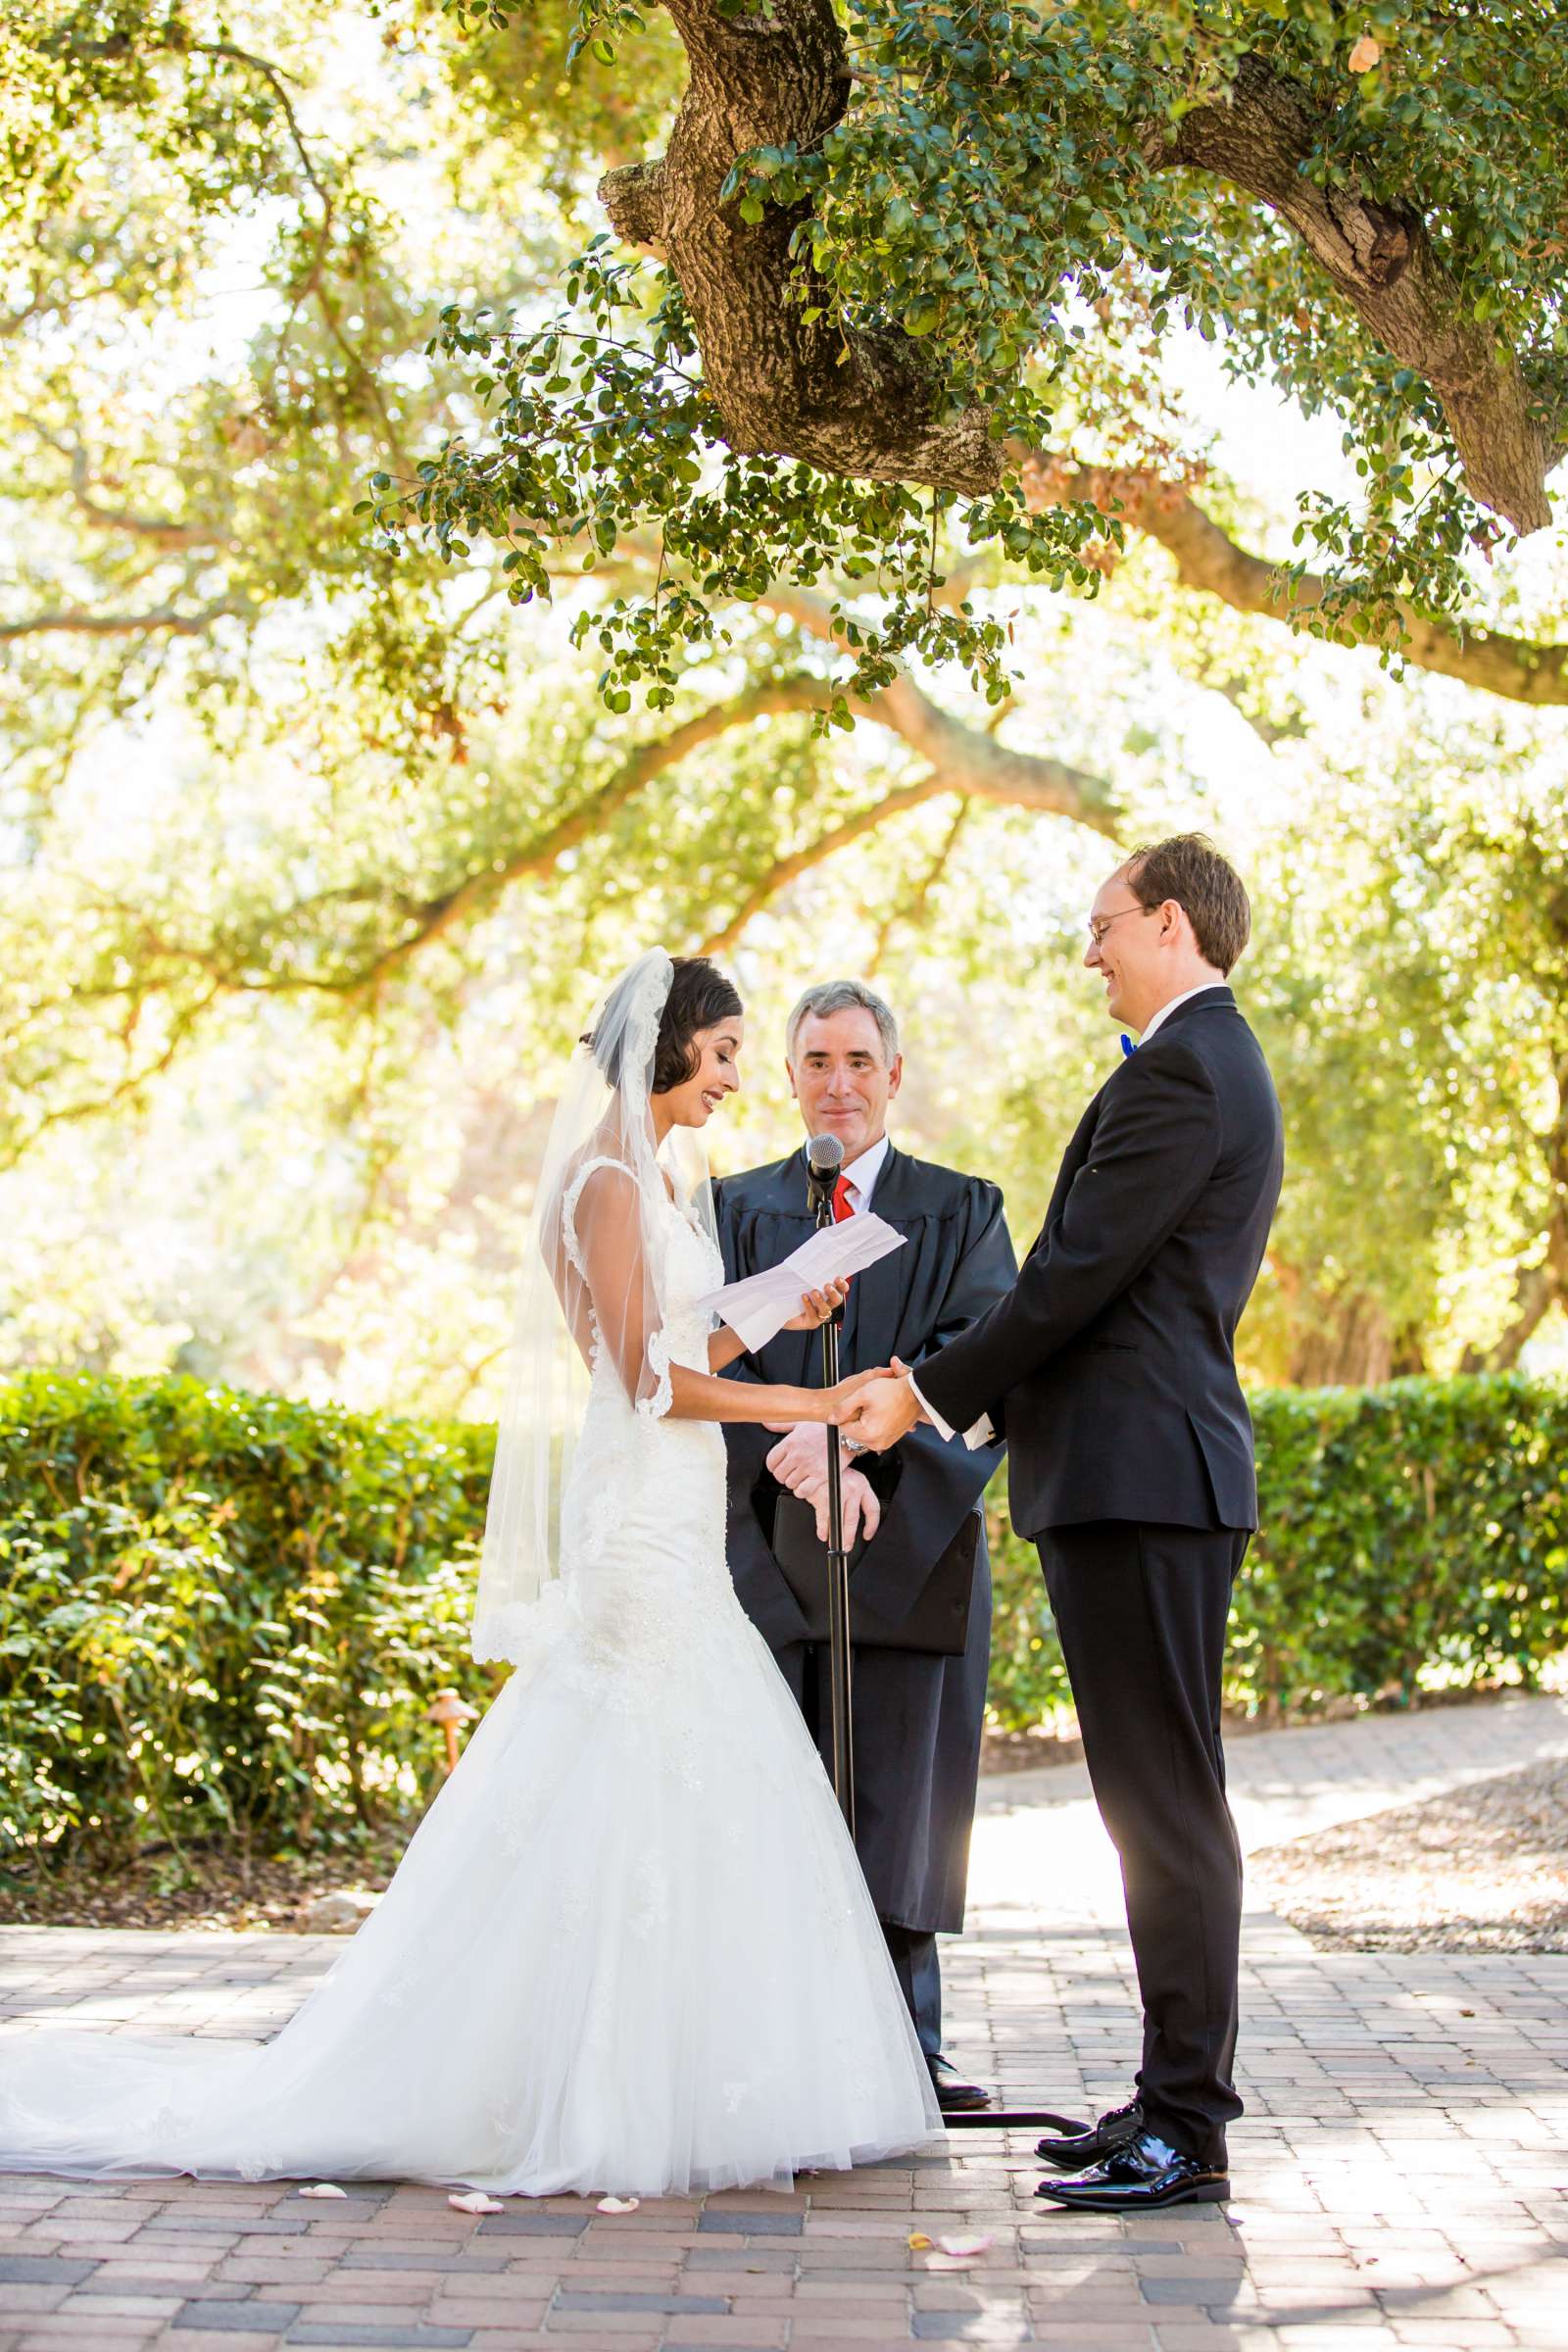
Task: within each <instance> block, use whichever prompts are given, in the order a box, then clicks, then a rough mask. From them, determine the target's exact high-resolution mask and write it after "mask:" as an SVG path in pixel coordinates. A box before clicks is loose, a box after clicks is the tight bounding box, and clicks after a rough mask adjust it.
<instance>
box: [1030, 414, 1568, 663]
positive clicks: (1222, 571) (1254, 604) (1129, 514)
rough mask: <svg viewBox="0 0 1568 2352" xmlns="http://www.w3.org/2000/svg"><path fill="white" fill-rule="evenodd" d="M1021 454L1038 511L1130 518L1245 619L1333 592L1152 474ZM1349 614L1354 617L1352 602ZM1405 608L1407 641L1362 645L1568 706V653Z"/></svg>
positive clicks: (1310, 603)
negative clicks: (1233, 532) (1246, 542)
mask: <svg viewBox="0 0 1568 2352" xmlns="http://www.w3.org/2000/svg"><path fill="white" fill-rule="evenodd" d="M1012 455H1013V456H1014V458H1015V460H1016V461H1017V462H1018V463H1019V465H1020V466H1021V470H1022V477H1023V485H1024V494H1025V496H1026V498H1027V499H1028V502H1029V504H1030V506H1031V507H1046V506H1074V505H1077V504H1078V503H1080V502H1082V501H1087V502H1089V503H1091V504H1093V505H1095V506H1097V507H1099V508H1100V509H1101V510H1102V512H1103V513H1104V514H1107V515H1121V517H1122V518H1123V520H1124V521H1125V522H1127V523H1128V524H1129V526H1130V527H1131V528H1132V529H1134V530H1137V531H1142V532H1143V533H1145V534H1146V536H1147V537H1149V538H1151V539H1155V540H1157V541H1158V542H1159V544H1160V546H1161V547H1163V548H1164V549H1165V550H1166V552H1167V553H1168V554H1169V555H1170V556H1171V557H1172V558H1173V559H1174V560H1175V564H1176V572H1177V576H1178V578H1179V579H1180V580H1181V582H1182V585H1183V586H1184V587H1187V588H1194V589H1197V590H1198V591H1200V593H1201V594H1203V595H1207V596H1214V597H1218V599H1219V600H1220V602H1221V603H1222V604H1227V605H1229V606H1231V607H1232V609H1233V610H1234V611H1235V612H1238V613H1257V614H1259V615H1260V616H1261V617H1262V618H1263V619H1265V620H1278V621H1284V622H1287V623H1289V622H1290V620H1291V619H1292V617H1293V615H1295V614H1299V613H1311V612H1314V611H1316V610H1317V608H1318V607H1319V606H1320V605H1321V604H1322V603H1323V602H1324V600H1325V598H1326V597H1328V595H1329V593H1330V586H1329V582H1328V581H1327V580H1325V579H1324V578H1323V577H1322V576H1321V575H1320V574H1319V573H1317V572H1305V573H1303V574H1302V575H1301V577H1300V578H1299V579H1296V580H1291V579H1289V578H1287V576H1286V568H1285V566H1284V565H1282V564H1271V563H1270V562H1269V561H1268V559H1267V558H1266V557H1264V556H1254V555H1251V554H1250V553H1249V552H1248V551H1247V550H1246V549H1245V548H1242V547H1238V546H1237V544H1236V542H1235V540H1234V539H1231V538H1229V537H1228V536H1227V534H1226V533H1225V532H1224V531H1223V530H1222V529H1221V528H1220V526H1219V524H1218V523H1217V522H1215V521H1214V520H1213V518H1212V516H1210V515H1207V514H1205V512H1204V510H1203V509H1202V508H1201V506H1200V505H1199V504H1198V501H1197V500H1196V499H1195V498H1194V497H1193V496H1192V495H1191V493H1190V492H1189V491H1187V490H1185V489H1184V488H1183V487H1182V486H1181V484H1180V483H1179V482H1169V481H1165V480H1164V479H1162V478H1161V476H1160V475H1158V474H1156V473H1155V472H1153V471H1152V469H1151V468H1148V467H1140V466H1075V465H1074V464H1073V463H1072V461H1071V460H1070V459H1068V458H1063V457H1057V456H1055V455H1054V454H1053V453H1052V452H1050V451H1047V450H1024V449H1020V448H1017V447H1016V446H1014V448H1013V450H1012ZM1340 610H1341V611H1344V610H1346V608H1345V607H1344V606H1343V603H1342V604H1341V605H1340ZM1348 610H1350V611H1353V610H1354V608H1353V606H1352V607H1350V608H1348ZM1395 610H1396V611H1397V613H1398V616H1399V621H1400V625H1401V629H1402V635H1401V634H1400V633H1399V632H1397V631H1392V630H1391V631H1390V632H1389V633H1388V634H1387V635H1386V637H1384V638H1378V637H1377V636H1373V637H1371V638H1368V639H1364V640H1361V641H1359V642H1363V643H1369V644H1373V645H1381V644H1385V643H1386V644H1387V645H1389V646H1390V647H1392V648H1394V649H1395V650H1397V652H1398V654H1399V655H1400V656H1401V658H1402V659H1403V660H1404V661H1406V662H1413V663H1414V664H1415V666H1416V667H1417V668H1418V669H1430V670H1433V671H1436V672H1437V673H1438V674H1439V675H1440V676H1442V677H1446V678H1457V679H1459V680H1460V682H1461V683H1462V684H1464V685H1466V686H1478V687H1480V688H1482V689H1483V690H1484V691H1485V692H1486V693H1488V694H1496V695H1501V696H1503V697H1504V698H1505V699H1506V700H1508V701H1509V702H1515V703H1530V704H1534V705H1535V706H1537V707H1538V708H1543V707H1547V706H1556V705H1559V704H1565V703H1568V646H1561V645H1538V644H1535V643H1533V642H1532V641H1531V640H1530V639H1529V638H1525V637H1510V636H1508V635H1506V634H1505V633H1504V632H1503V631H1502V630H1500V629H1488V628H1485V627H1481V626H1479V625H1478V626H1476V627H1473V628H1463V629H1458V628H1449V627H1446V626H1445V625H1444V623H1442V622H1441V621H1435V620H1431V619H1429V618H1428V617H1427V615H1426V614H1424V613H1418V612H1417V611H1416V610H1415V608H1414V606H1412V605H1408V604H1405V603H1403V602H1398V603H1397V604H1396V607H1395Z"/></svg>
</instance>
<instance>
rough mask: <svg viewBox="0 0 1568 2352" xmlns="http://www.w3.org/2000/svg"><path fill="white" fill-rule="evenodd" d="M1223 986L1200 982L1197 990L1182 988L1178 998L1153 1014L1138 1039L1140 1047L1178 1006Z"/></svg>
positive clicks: (1207, 981)
mask: <svg viewBox="0 0 1568 2352" xmlns="http://www.w3.org/2000/svg"><path fill="white" fill-rule="evenodd" d="M1224 986H1225V982H1224V981H1223V980H1203V981H1201V982H1200V984H1199V986H1198V987H1197V988H1184V989H1183V990H1182V993H1181V995H1180V996H1179V997H1172V998H1171V1000H1170V1003H1169V1004H1168V1005H1161V1006H1160V1008H1159V1010H1158V1011H1157V1012H1156V1013H1155V1014H1153V1016H1152V1019H1151V1020H1150V1023H1149V1026H1148V1028H1147V1029H1146V1030H1145V1031H1144V1033H1143V1035H1142V1037H1140V1039H1139V1040H1138V1043H1139V1044H1140V1045H1141V1046H1147V1045H1148V1043H1149V1041H1150V1039H1151V1038H1152V1036H1153V1034H1154V1031H1155V1030H1156V1029H1157V1028H1158V1027H1159V1024H1160V1022H1161V1021H1166V1020H1169V1018H1170V1016H1171V1014H1172V1013H1173V1012H1174V1011H1175V1009H1176V1007H1177V1005H1186V1004H1189V1003H1190V1002H1191V1001H1192V999H1193V998H1194V997H1201V996H1206V995H1207V993H1208V991H1209V990H1210V989H1211V988H1223V987H1224Z"/></svg>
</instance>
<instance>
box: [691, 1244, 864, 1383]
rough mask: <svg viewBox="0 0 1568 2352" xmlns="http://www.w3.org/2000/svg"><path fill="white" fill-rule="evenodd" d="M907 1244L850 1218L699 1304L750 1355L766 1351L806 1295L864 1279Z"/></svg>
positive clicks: (796, 1313)
mask: <svg viewBox="0 0 1568 2352" xmlns="http://www.w3.org/2000/svg"><path fill="white" fill-rule="evenodd" d="M904 1241H905V1237H904V1235H903V1234H902V1233H895V1232H894V1230H893V1228H892V1226H891V1225H889V1224H886V1223H885V1222H884V1221H883V1219H882V1218H881V1217H878V1216H873V1215H872V1214H870V1212H869V1211H867V1212H866V1214H864V1215H863V1216H858V1217H846V1218H845V1219H844V1221H843V1222H842V1224H838V1225H823V1226H819V1227H818V1229H817V1231H816V1232H815V1233H813V1234H812V1236H811V1238H810V1240H809V1242H803V1243H802V1244H801V1246H800V1248H799V1249H798V1250H791V1251H790V1254H789V1256H788V1257H781V1258H780V1259H779V1262H778V1264H777V1265H776V1266H764V1267H763V1268H762V1271H761V1273H760V1274H748V1276H747V1277H746V1280H745V1281H744V1282H731V1283H726V1284H725V1286H724V1288H723V1290H721V1291H712V1292H711V1293H710V1294H709V1296H708V1297H707V1298H706V1299H699V1300H698V1301H697V1303H698V1305H699V1306H700V1307H704V1308H708V1309H711V1311H712V1313H714V1314H716V1315H718V1316H719V1317H720V1318H721V1319H722V1320H723V1321H724V1322H726V1323H727V1324H728V1325H729V1327H730V1329H731V1331H732V1332H734V1334H735V1335H736V1337H737V1339H739V1340H741V1341H742V1342H744V1344H745V1346H746V1348H748V1349H749V1350H750V1349H755V1348H765V1347H766V1346H767V1343H768V1341H769V1340H771V1339H774V1338H776V1336H777V1335H778V1333H779V1332H781V1331H782V1330H783V1328H784V1326H785V1324H786V1323H787V1322H788V1321H789V1319H790V1317H791V1315H798V1314H799V1313H800V1311H801V1297H802V1294H803V1293H804V1292H806V1291H819V1290H821V1288H822V1286H823V1284H824V1283H829V1282H842V1281H843V1279H844V1277H845V1275H846V1274H860V1273H863V1272H864V1270H865V1268H866V1267H867V1266H874V1265H875V1264H876V1261H877V1259H878V1258H879V1257H886V1256H887V1254H888V1252H889V1250H902V1249H903V1248H904Z"/></svg>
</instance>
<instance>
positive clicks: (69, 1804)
mask: <svg viewBox="0 0 1568 2352" xmlns="http://www.w3.org/2000/svg"><path fill="white" fill-rule="evenodd" d="M1257 1424H1258V1441H1259V1455H1260V1464H1261V1473H1262V1486H1263V1496H1264V1502H1263V1508H1264V1515H1265V1522H1266V1524H1265V1530H1264V1533H1263V1535H1262V1537H1261V1538H1260V1539H1259V1541H1258V1542H1257V1544H1255V1545H1254V1547H1253V1550H1252V1552H1251V1554H1250V1559H1249V1563H1248V1568H1247V1571H1246V1574H1245V1576H1244V1578H1243V1581H1242V1585H1241V1588H1240V1591H1239V1593H1238V1596H1237V1606H1236V1612H1235V1620H1234V1627H1233V1640H1232V1644H1231V1658H1230V1696H1231V1698H1232V1699H1233V1701H1235V1702H1236V1703H1238V1704H1240V1705H1243V1706H1245V1707H1247V1708H1249V1709H1250V1710H1251V1711H1254V1712H1265V1713H1269V1714H1283V1713H1295V1712H1300V1711H1303V1710H1308V1709H1310V1708H1311V1707H1313V1706H1314V1705H1318V1704H1320V1703H1321V1702H1322V1701H1323V1700H1325V1699H1329V1698H1338V1697H1344V1696H1355V1697H1363V1698H1373V1697H1379V1696H1385V1695H1388V1694H1389V1693H1391V1692H1402V1693H1404V1694H1406V1695H1408V1694H1409V1693H1410V1692H1411V1691H1414V1690H1415V1689H1416V1687H1417V1686H1418V1685H1420V1684H1423V1683H1424V1684H1428V1685H1431V1684H1437V1683H1444V1682H1447V1683H1452V1684H1461V1685H1462V1684H1467V1683H1472V1682H1491V1681H1495V1680H1499V1679H1500V1680H1508V1681H1513V1682H1517V1683H1521V1684H1523V1685H1525V1686H1527V1687H1528V1686H1529V1685H1531V1684H1532V1683H1534V1681H1535V1680H1536V1679H1537V1677H1538V1676H1539V1674H1540V1671H1541V1669H1542V1667H1543V1666H1544V1664H1545V1662H1546V1660H1547V1659H1549V1658H1550V1657H1552V1656H1553V1655H1554V1654H1555V1653H1557V1652H1559V1651H1561V1650H1563V1649H1564V1648H1568V1575H1565V1571H1568V1493H1565V1487H1564V1475H1563V1471H1562V1467H1561V1465H1562V1464H1563V1463H1564V1462H1565V1461H1568V1391H1565V1390H1564V1389H1562V1388H1559V1387H1553V1386H1548V1385H1546V1384H1543V1383H1534V1384H1532V1383H1530V1382H1527V1381H1523V1380H1519V1379H1515V1378H1506V1379H1497V1380H1464V1381H1452V1382H1447V1383H1435V1382H1426V1381H1401V1382H1397V1383H1395V1384H1394V1385H1393V1386H1391V1387H1389V1388H1386V1389H1377V1390H1367V1391H1350V1390H1325V1391H1322V1392H1318V1393H1315V1394H1311V1395H1297V1394H1275V1395H1271V1396H1267V1397H1261V1398H1259V1399H1258V1400H1257ZM491 1444H492V1438H491V1433H490V1432H489V1431H488V1430H483V1429H476V1428H473V1427H471V1426H468V1425H466V1424H458V1423H452V1424H447V1425H435V1424H427V1423H417V1422H397V1421H384V1420H376V1419H370V1418H368V1417H365V1416H361V1415H355V1414H350V1413H345V1412H341V1411H337V1410H333V1409H325V1410H323V1409H319V1408H317V1407H313V1406H306V1405H300V1404H291V1403H289V1402H287V1401H286V1400H284V1399H282V1398H279V1397H259V1396H251V1395H246V1394H242V1393H236V1392H233V1391H227V1390H221V1389H209V1388H203V1387H201V1386H199V1385H198V1384H197V1383H195V1382H191V1381H183V1380H160V1381H143V1382H116V1381H106V1380H96V1379H62V1378H56V1377H54V1376H52V1375H46V1374H33V1375H29V1376H26V1377H25V1378H23V1379H21V1380H18V1381H16V1382H14V1383H12V1384H11V1385H9V1386H8V1387H6V1388H4V1389H0V1779H3V1783H4V1786H3V1789H0V1839H3V1840H4V1842H5V1843H7V1844H8V1845H9V1846H10V1847H11V1849H12V1851H13V1852H15V1851H16V1850H17V1849H18V1848H23V1849H27V1848H36V1847H37V1846H38V1845H40V1844H52V1845H55V1846H57V1847H58V1848H60V1849H61V1850H62V1851H70V1850H72V1848H73V1847H74V1846H75V1845H77V1844H78V1843H80V1842H82V1841H83V1840H84V1839H87V1838H91V1840H92V1841H93V1844H94V1848H95V1851H97V1852H100V1853H104V1854H113V1853H114V1852H116V1851H117V1850H118V1851H129V1850H132V1849H133V1848H134V1847H135V1846H137V1845H138V1844H140V1843H143V1842H146V1841H148V1840H151V1839H154V1838H168V1839H170V1840H172V1842H173V1843H174V1844H175V1845H176V1846H180V1845H183V1844H185V1843H187V1842H189V1841H193V1840H195V1839H198V1838H202V1837H204V1836H212V1835H221V1836H224V1837H232V1838H245V1839H255V1840H256V1841H257V1842H258V1844H260V1845H261V1846H263V1847H264V1848H266V1849H269V1850H270V1849H275V1848H279V1847H285V1846H303V1845H308V1844H313V1843H319V1842H320V1841H322V1840H323V1839H329V1838H344V1839H352V1838H354V1837H355V1836H356V1835H357V1834H358V1833H359V1832H360V1831H362V1830H363V1829H365V1828H368V1827H370V1826H373V1824H374V1823H375V1822H376V1821H377V1820H378V1819H379V1818H381V1817H383V1816H385V1815H387V1814H389V1813H395V1812H398V1811H401V1810H403V1809H405V1808H406V1807H407V1806H409V1805H410V1804H411V1803H415V1802H417V1800H418V1797H419V1795H420V1792H421V1790H422V1789H425V1788H427V1787H428V1785H429V1783H430V1780H431V1777H432V1775H433V1773H434V1771H435V1770H436V1766H437V1755H438V1739H437V1735H436V1733H435V1732H434V1731H433V1730H432V1727H431V1726H430V1725H429V1723H428V1722H427V1721H426V1720H425V1715H424V1709H425V1707H426V1706H427V1705H428V1703H429V1700H430V1698H431V1696H432V1694H433V1693H434V1691H436V1690H438V1689H439V1688H441V1687H442V1686H443V1685H445V1684H449V1683H453V1684H456V1685H457V1686H458V1687H459V1688H460V1689H462V1690H464V1691H465V1692H466V1695H467V1696H468V1697H470V1698H472V1699H474V1700H477V1701H482V1700H483V1698H484V1697H485V1696H486V1695H487V1693H488V1691H490V1689H491V1688H492V1687H493V1680H494V1678H493V1676H492V1674H491V1672H490V1670H487V1669H486V1670H480V1669H476V1668H474V1667H473V1666H472V1665H471V1664H470V1663H469V1661H468V1659H467V1657H466V1647H465V1639H464V1638H465V1633H466V1621H467V1612H468V1605H469V1593H470V1591H471V1581H472V1574H473V1555H474V1551H475V1547H476V1542H477V1536H478V1531H479V1528H480V1526H481V1524H482V1518H483V1507H484V1491H485V1482H486V1479H487V1476H488V1470H489V1456H490V1448H491ZM995 1532H996V1534H997V1538H998V1541H997V1545H996V1565H997V1585H998V1613H997V1635H996V1664H995V1668H994V1672H993V1676H992V1690H991V1696H992V1704H993V1708H994V1711H995V1714H996V1717H997V1719H998V1720H999V1722H1001V1723H1002V1724H1003V1725H1005V1726H1007V1727H1012V1728H1019V1727H1022V1726H1024V1725H1027V1724H1029V1723H1032V1722H1035V1721H1038V1720H1039V1718H1040V1716H1041V1715H1042V1713H1044V1712H1046V1711H1048V1710H1050V1709H1052V1708H1054V1707H1055V1706H1058V1705H1062V1704H1064V1703H1066V1696H1067V1694H1066V1689H1065V1681H1064V1677H1063V1674H1062V1669H1061V1661H1060V1658H1059V1655H1058V1654H1057V1651H1056V1646H1055V1642H1054V1637H1053V1634H1052V1631H1051V1626H1050V1621H1049V1618H1048V1617H1047V1615H1046V1612H1045V1607H1044V1599H1043V1594H1042V1592H1041V1587H1040V1580H1039V1571H1038V1567H1037V1565H1036V1562H1035V1558H1034V1553H1033V1551H1032V1549H1031V1548H1030V1547H1029V1546H1027V1545H1023V1544H1018V1543H1017V1542H1016V1541H1015V1540H1014V1539H1013V1538H1012V1537H1010V1536H1008V1535H1005V1534H1003V1533H1002V1531H1001V1529H1000V1527H999V1528H998V1529H997V1530H996V1531H995Z"/></svg>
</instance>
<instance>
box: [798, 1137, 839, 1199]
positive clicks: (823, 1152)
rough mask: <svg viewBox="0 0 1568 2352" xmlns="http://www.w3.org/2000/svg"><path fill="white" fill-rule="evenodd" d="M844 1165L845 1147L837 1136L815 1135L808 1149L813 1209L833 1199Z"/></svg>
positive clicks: (808, 1174)
mask: <svg viewBox="0 0 1568 2352" xmlns="http://www.w3.org/2000/svg"><path fill="white" fill-rule="evenodd" d="M843 1165H844V1146H843V1145H842V1144H841V1143H840V1142H839V1139H838V1137H837V1136H836V1135H813V1136H812V1138H811V1140H810V1142H809V1144H808V1145H807V1147H806V1182H807V1188H808V1191H809V1196H810V1202H811V1206H812V1207H813V1208H820V1207H821V1206H822V1205H823V1203H824V1202H825V1201H831V1200H832V1198H833V1187H834V1185H835V1184H836V1183H837V1182H838V1174H839V1170H840V1168H841V1167H843Z"/></svg>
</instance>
